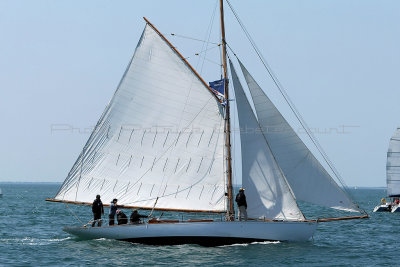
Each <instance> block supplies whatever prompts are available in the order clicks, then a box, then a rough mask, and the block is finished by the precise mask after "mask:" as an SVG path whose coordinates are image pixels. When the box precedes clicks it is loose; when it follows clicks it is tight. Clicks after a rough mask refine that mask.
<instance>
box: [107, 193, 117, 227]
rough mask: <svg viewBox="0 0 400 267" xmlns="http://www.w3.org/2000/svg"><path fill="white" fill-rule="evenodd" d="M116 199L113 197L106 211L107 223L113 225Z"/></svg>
mask: <svg viewBox="0 0 400 267" xmlns="http://www.w3.org/2000/svg"><path fill="white" fill-rule="evenodd" d="M117 201H118V200H117V199H116V198H114V199H113V201H112V202H111V205H110V212H109V213H108V225H114V222H115V214H116V213H117V209H118V207H117Z"/></svg>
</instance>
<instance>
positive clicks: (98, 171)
mask: <svg viewBox="0 0 400 267" xmlns="http://www.w3.org/2000/svg"><path fill="white" fill-rule="evenodd" d="M222 110H223V108H222V106H221V104H220V103H219V102H218V100H217V98H216V97H215V95H214V94H213V93H212V92H211V91H210V89H209V88H207V86H206V85H205V84H204V82H203V81H201V80H200V78H199V76H197V74H196V73H194V71H193V69H191V68H190V67H189V66H188V63H187V62H186V61H184V60H183V59H182V58H181V57H180V55H178V53H177V51H176V50H175V49H173V48H172V47H171V45H170V44H169V43H168V42H167V41H166V39H164V38H163V37H162V36H161V35H160V34H159V32H158V31H156V30H155V29H154V28H153V27H152V25H149V24H146V27H145V29H144V31H143V33H142V36H141V39H140V41H139V43H138V45H137V48H136V50H135V53H134V56H133V58H132V60H131V62H130V64H129V66H128V68H127V70H126V72H125V74H124V76H123V78H122V80H121V82H120V84H119V86H118V88H117V90H116V92H115V94H114V96H113V98H112V100H111V102H110V103H109V105H108V107H107V108H106V110H105V111H104V113H103V115H102V117H101V118H100V120H99V121H98V123H97V125H96V127H95V130H94V132H93V133H92V135H91V136H90V138H89V140H88V141H87V144H86V145H85V147H84V149H83V151H82V153H81V154H80V156H79V158H78V159H77V161H76V163H75V164H74V166H73V167H72V169H71V171H70V173H69V174H68V177H67V178H66V180H65V182H64V184H63V185H62V187H61V189H60V191H59V192H58V193H57V195H56V197H55V199H57V200H60V201H68V202H84V203H91V202H92V201H93V199H94V197H95V195H96V194H100V195H101V197H102V199H103V202H105V203H107V202H108V203H109V201H111V200H112V199H113V198H118V203H119V204H120V205H126V206H135V207H141V208H153V207H155V209H171V210H182V211H184V210H187V211H193V210H197V211H221V212H222V211H225V210H226V201H225V196H224V194H225V169H224V168H225V167H224V161H225V160H224V118H223V114H222Z"/></svg>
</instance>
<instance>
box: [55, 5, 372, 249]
mask: <svg viewBox="0 0 400 267" xmlns="http://www.w3.org/2000/svg"><path fill="white" fill-rule="evenodd" d="M228 3H229V2H228ZM220 10H221V32H222V48H223V66H224V77H223V79H222V80H221V81H222V82H223V84H224V86H223V90H222V92H223V93H222V97H221V96H220V95H217V94H216V93H215V90H213V89H211V88H210V87H209V86H208V85H207V84H206V83H205V82H204V80H203V79H202V78H201V77H200V76H199V74H198V73H197V72H196V71H195V70H194V68H192V67H191V66H190V64H189V63H188V62H187V61H186V59H185V58H184V57H183V56H182V55H181V54H180V53H179V52H178V51H177V49H176V48H175V47H174V46H173V45H172V44H171V43H170V42H169V41H168V40H167V39H166V38H165V37H164V36H163V35H162V34H161V33H160V31H158V30H157V29H156V27H155V26H154V25H153V24H151V23H150V22H149V21H148V20H147V19H145V20H146V26H145V29H144V31H143V33H142V36H141V38H140V40H139V43H138V45H137V48H136V51H135V53H134V55H133V58H132V59H131V62H130V63H129V66H128V68H127V69H126V71H125V74H124V75H123V77H122V79H121V82H120V84H119V86H118V88H117V90H116V92H115V93H114V96H113V98H112V99H111V101H110V103H109V105H108V106H107V108H106V109H105V111H104V113H103V115H102V116H101V118H100V120H99V121H98V123H97V125H96V127H95V129H94V131H93V133H92V134H91V136H90V138H89V140H88V141H87V143H86V145H85V146H84V148H83V150H82V152H81V154H80V156H79V157H78V159H77V160H76V162H75V164H74V165H73V167H72V169H71V171H70V172H69V174H68V176H67V178H66V179H65V181H64V183H63V185H62V186H61V188H60V190H59V192H58V193H57V194H56V196H55V197H54V199H47V200H48V201H53V202H64V203H74V204H86V205H89V204H91V202H92V200H93V199H94V197H95V196H96V194H100V195H101V197H102V199H103V201H104V203H110V202H111V200H112V199H113V198H118V203H119V204H121V207H125V208H140V209H147V210H160V211H163V212H197V213H203V214H218V213H220V214H225V216H224V217H221V218H222V220H220V221H217V220H213V219H207V220H203V219H196V220H160V219H156V218H153V219H150V220H149V221H147V222H145V223H144V224H138V225H121V226H120V225H118V226H102V227H67V228H65V229H64V231H66V232H68V233H71V234H73V235H76V236H79V237H82V238H111V239H118V240H126V241H132V242H138V243H147V244H182V243H197V244H202V245H222V244H232V243H239V242H252V241H264V240H280V241H304V240H308V239H309V238H311V237H312V235H313V234H314V232H315V230H316V228H317V225H318V223H319V222H321V221H324V220H325V221H330V220H341V219H356V218H365V217H367V215H361V216H353V217H345V218H331V219H321V220H308V219H306V218H305V216H304V215H303V213H302V211H301V210H300V208H299V206H298V205H297V202H296V200H302V201H307V202H310V203H314V204H318V205H322V206H327V207H331V208H335V209H340V210H346V211H352V212H361V211H360V209H359V208H358V206H357V205H356V204H355V203H354V202H353V201H352V200H351V199H350V197H349V196H348V195H347V194H346V192H345V191H344V190H343V188H341V187H339V186H338V185H337V184H336V182H335V181H334V180H333V178H332V177H331V176H330V175H329V174H328V172H327V171H326V170H325V169H324V167H323V166H322V165H321V164H320V163H319V161H318V160H317V159H316V158H315V157H314V155H313V154H312V153H311V152H310V150H309V149H308V148H307V146H306V145H305V144H304V143H303V142H302V140H301V139H300V138H299V136H298V135H297V134H296V132H295V131H294V130H293V129H292V127H291V126H290V125H289V123H288V122H287V121H286V120H285V118H284V117H283V116H282V114H281V113H280V112H279V111H278V109H277V108H276V107H275V106H274V104H273V103H272V102H271V100H270V99H269V98H268V97H267V95H266V94H265V93H264V91H263V90H262V89H261V88H260V86H259V85H258V84H257V83H256V81H255V80H254V78H253V77H252V76H251V75H250V73H249V72H248V70H247V69H246V68H245V66H244V65H243V64H242V63H241V62H240V61H239V65H240V69H241V71H242V73H243V75H244V77H245V81H246V85H247V86H248V88H249V90H250V94H251V99H250V98H248V97H247V96H246V94H245V93H244V91H243V87H242V84H241V82H240V81H239V78H238V76H237V73H236V71H235V68H234V66H233V62H232V61H231V60H228V58H227V52H226V41H225V28H224V18H223V2H222V0H221V1H220ZM228 61H229V65H230V72H231V77H232V85H233V88H232V87H231V83H229V85H228ZM224 88H226V89H227V90H225V89H224ZM230 90H234V92H235V102H236V105H237V112H238V118H239V125H240V129H248V130H249V131H241V133H240V138H241V153H242V154H241V157H240V158H241V161H242V173H241V174H239V176H241V177H239V178H238V180H239V179H241V180H242V183H243V187H245V188H246V196H247V202H248V217H249V218H250V219H249V220H248V221H236V220H235V218H234V216H235V211H234V200H233V196H234V191H233V186H232V162H231V159H232V156H231V146H232V145H235V144H231V141H230V140H231V126H230V117H231V115H232V114H231V110H230V98H229V91H230ZM251 101H252V102H253V103H254V107H255V111H253V109H252V107H251V105H250V102H251ZM268 129H284V131H280V132H277V131H268Z"/></svg>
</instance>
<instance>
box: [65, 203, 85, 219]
mask: <svg viewBox="0 0 400 267" xmlns="http://www.w3.org/2000/svg"><path fill="white" fill-rule="evenodd" d="M64 204H65V206H66V207H67V209H68V210H69V212H70V213H71V214H72V216H74V217H75V218H76V219H77V220H78V221H79V222H80V223H81V224H83V222H82V221H81V220H80V219H79V217H78V216H77V215H76V214H75V212H73V211H72V210H71V209H70V208H69V206H68V203H65V202H64Z"/></svg>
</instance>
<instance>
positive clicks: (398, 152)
mask: <svg viewBox="0 0 400 267" xmlns="http://www.w3.org/2000/svg"><path fill="white" fill-rule="evenodd" d="M386 183H387V197H388V201H387V200H386V199H385V198H382V199H381V204H380V205H378V206H376V207H375V208H374V212H382V211H389V212H400V205H399V199H400V128H397V129H396V131H395V133H394V134H393V136H392V137H391V138H390V141H389V148H388V152H387V161H386Z"/></svg>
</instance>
